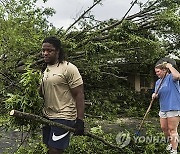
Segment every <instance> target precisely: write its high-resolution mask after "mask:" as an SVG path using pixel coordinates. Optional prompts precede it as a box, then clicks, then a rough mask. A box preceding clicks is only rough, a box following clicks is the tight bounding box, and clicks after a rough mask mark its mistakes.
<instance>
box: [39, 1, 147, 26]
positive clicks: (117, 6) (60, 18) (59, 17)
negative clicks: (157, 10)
mask: <svg viewBox="0 0 180 154" xmlns="http://www.w3.org/2000/svg"><path fill="white" fill-rule="evenodd" d="M139 1H140V2H142V3H145V2H147V1H148V0H139ZM131 2H132V0H103V1H102V3H103V5H96V6H95V7H94V8H93V9H92V10H91V13H92V14H93V15H95V18H96V19H97V20H101V21H102V20H108V19H110V18H113V19H121V18H122V17H123V16H124V14H125V13H126V12H127V10H128V9H129V8H130V6H131ZM92 5H93V0H48V2H46V3H45V4H44V3H43V0H38V2H37V6H39V7H52V8H54V9H55V10H56V14H55V15H53V17H50V18H48V20H49V21H50V22H51V23H53V25H54V26H55V27H57V28H61V27H63V28H68V27H69V26H70V25H71V24H72V23H73V22H74V21H75V19H77V18H78V17H79V16H80V15H81V14H82V13H83V11H84V10H87V9H88V8H89V7H91V6H92ZM138 11H139V7H138V6H137V5H136V6H134V7H133V9H132V10H131V11H130V13H129V14H128V15H131V14H134V13H136V12H138Z"/></svg>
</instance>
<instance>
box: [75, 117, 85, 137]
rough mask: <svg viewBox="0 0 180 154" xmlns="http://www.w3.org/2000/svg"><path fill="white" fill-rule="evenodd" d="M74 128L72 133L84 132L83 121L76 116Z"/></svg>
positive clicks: (79, 133)
mask: <svg viewBox="0 0 180 154" xmlns="http://www.w3.org/2000/svg"><path fill="white" fill-rule="evenodd" d="M74 128H75V132H74V135H83V134H84V121H83V120H81V119H78V118H76V122H75V124H74Z"/></svg>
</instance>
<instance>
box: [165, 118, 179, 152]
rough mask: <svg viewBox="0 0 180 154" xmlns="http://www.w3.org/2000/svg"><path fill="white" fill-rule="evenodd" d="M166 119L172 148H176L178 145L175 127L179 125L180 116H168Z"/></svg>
mask: <svg viewBox="0 0 180 154" xmlns="http://www.w3.org/2000/svg"><path fill="white" fill-rule="evenodd" d="M167 120H168V130H169V134H170V140H171V144H172V149H174V150H177V146H178V132H177V128H178V125H179V120H180V117H168V118H167Z"/></svg>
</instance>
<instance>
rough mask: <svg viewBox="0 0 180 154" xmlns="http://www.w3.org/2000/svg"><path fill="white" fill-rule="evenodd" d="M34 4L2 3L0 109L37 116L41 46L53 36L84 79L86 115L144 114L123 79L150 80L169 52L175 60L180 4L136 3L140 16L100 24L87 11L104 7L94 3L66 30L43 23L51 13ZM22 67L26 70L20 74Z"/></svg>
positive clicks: (31, 0) (173, 0) (174, 0)
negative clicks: (134, 76) (131, 76)
mask: <svg viewBox="0 0 180 154" xmlns="http://www.w3.org/2000/svg"><path fill="white" fill-rule="evenodd" d="M36 2H37V0H19V1H16V0H1V1H0V27H1V28H0V46H1V48H0V55H1V57H0V60H1V61H0V68H1V69H0V79H1V81H2V82H1V83H0V88H1V91H0V92H1V93H0V94H1V96H2V97H1V101H2V102H4V101H5V100H6V101H5V102H6V103H5V104H4V103H2V104H1V108H3V109H2V111H5V109H6V112H5V113H8V111H9V110H11V109H17V110H21V111H25V112H31V113H37V114H39V113H40V112H39V111H40V110H37V109H38V108H39V109H40V106H42V104H41V103H42V101H41V99H40V98H39V97H38V94H37V87H38V81H39V74H40V69H41V68H40V67H39V65H40V66H41V64H42V63H41V62H42V61H41V57H40V56H39V55H40V49H41V42H42V40H43V38H44V37H46V36H49V35H56V36H57V37H59V38H60V39H61V40H62V43H63V46H64V49H65V51H66V53H67V55H68V60H69V61H71V62H72V63H75V64H76V65H77V66H78V68H79V69H80V72H81V74H82V76H83V79H84V84H85V95H86V99H88V100H90V101H91V102H93V105H92V106H91V107H90V108H89V109H87V110H86V112H87V113H90V114H93V115H103V117H104V118H108V117H110V116H111V117H112V116H115V115H116V116H117V115H119V114H120V115H122V114H125V115H126V116H127V113H128V115H132V113H133V115H134V116H142V115H143V114H144V111H145V110H146V108H147V105H148V104H147V103H146V104H147V105H144V104H145V101H147V95H146V94H144V93H140V94H139V93H136V92H134V89H132V87H131V85H130V83H129V82H128V81H127V80H126V76H127V75H129V74H136V73H142V74H147V77H149V74H150V70H153V68H154V64H155V62H156V61H157V60H159V59H160V58H162V57H164V56H167V55H169V54H174V55H176V56H178V57H179V53H178V52H179V40H180V38H179V36H180V35H179V33H180V20H179V19H180V17H179V14H180V12H179V11H180V10H179V8H180V1H179V0H149V1H147V3H145V4H142V3H139V2H138V1H137V0H135V1H134V2H133V3H132V6H131V7H130V9H131V8H132V7H133V6H134V5H139V7H140V12H138V13H135V14H133V15H129V16H128V12H129V10H130V9H129V10H128V11H127V13H126V14H125V15H124V17H123V18H122V19H120V20H114V19H109V20H107V21H98V20H96V18H95V16H93V15H92V14H91V12H90V11H91V9H93V8H94V7H95V6H96V5H99V4H102V0H97V1H94V3H93V4H92V7H90V8H89V9H88V10H85V11H84V12H83V13H82V15H81V16H80V17H79V18H78V19H77V20H75V22H74V23H73V24H72V25H71V26H70V27H69V28H67V29H57V28H56V27H54V26H53V25H52V24H50V23H49V22H48V20H47V19H48V17H49V16H52V15H53V14H54V13H55V11H54V9H52V8H38V7H36V5H35V3H36ZM44 2H46V1H45V0H44ZM76 24H78V26H76ZM24 64H26V69H24V70H23V72H22V69H21V72H19V71H18V68H19V66H22V65H24ZM32 64H33V65H32ZM35 64H37V65H35ZM32 66H33V68H35V70H34V69H32ZM22 73H23V74H22ZM32 96H33V97H32ZM4 105H5V106H4ZM104 111H106V112H104ZM131 112H132V113H131ZM15 122H18V121H15ZM16 124H19V122H18V123H16ZM31 125H32V124H31Z"/></svg>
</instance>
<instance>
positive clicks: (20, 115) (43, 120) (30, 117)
mask: <svg viewBox="0 0 180 154" xmlns="http://www.w3.org/2000/svg"><path fill="white" fill-rule="evenodd" d="M10 116H15V117H18V118H23V119H27V120H32V121H36V122H39V123H41V124H47V125H50V126H56V127H59V128H62V129H65V130H67V131H70V132H74V131H75V129H74V128H72V127H68V126H66V125H63V124H60V123H57V122H53V121H51V120H47V119H46V118H43V117H41V116H38V115H34V114H30V113H25V112H20V111H17V110H12V111H11V112H10ZM84 135H85V136H88V137H91V138H93V139H96V140H99V141H101V142H102V143H104V144H105V145H107V146H109V147H110V148H115V149H117V150H119V151H121V152H122V149H121V148H120V147H118V146H116V145H113V144H111V143H109V142H107V141H105V140H104V139H103V138H101V137H99V136H96V135H94V134H92V133H89V132H88V131H87V130H85V132H84Z"/></svg>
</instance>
